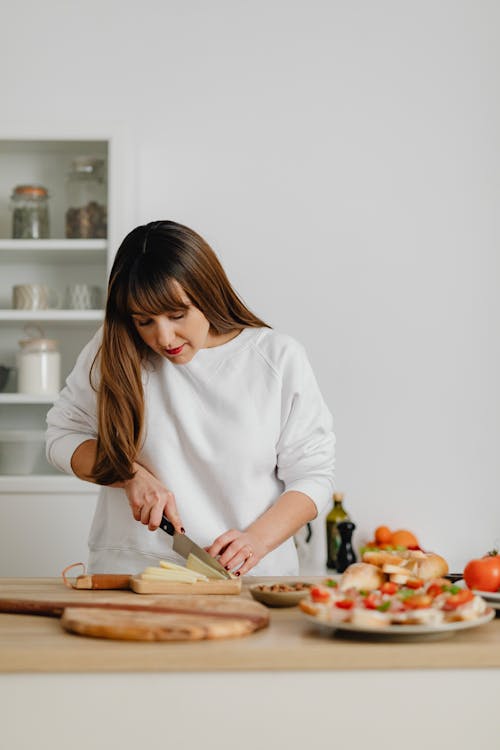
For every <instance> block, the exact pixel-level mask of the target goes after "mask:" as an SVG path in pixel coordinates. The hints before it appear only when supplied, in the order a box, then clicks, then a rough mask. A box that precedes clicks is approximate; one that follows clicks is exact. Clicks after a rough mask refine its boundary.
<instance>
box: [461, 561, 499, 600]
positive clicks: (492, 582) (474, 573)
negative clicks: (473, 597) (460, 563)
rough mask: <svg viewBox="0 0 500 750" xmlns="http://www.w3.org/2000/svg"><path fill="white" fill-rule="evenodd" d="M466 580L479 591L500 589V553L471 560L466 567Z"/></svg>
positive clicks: (468, 584) (471, 587)
mask: <svg viewBox="0 0 500 750" xmlns="http://www.w3.org/2000/svg"><path fill="white" fill-rule="evenodd" d="M464 581H465V583H466V584H467V586H468V587H469V588H470V589H477V590H478V591H498V590H500V555H496V554H490V555H487V556H486V557H482V558H480V559H478V560H471V561H470V562H469V563H467V565H466V566H465V569H464Z"/></svg>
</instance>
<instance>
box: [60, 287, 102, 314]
mask: <svg viewBox="0 0 500 750" xmlns="http://www.w3.org/2000/svg"><path fill="white" fill-rule="evenodd" d="M66 301H67V305H68V308H69V309H70V310H96V309H98V308H99V307H100V306H101V289H100V287H98V286H92V285H91V284H70V285H69V286H68V288H67V290H66Z"/></svg>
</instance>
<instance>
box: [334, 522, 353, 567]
mask: <svg viewBox="0 0 500 750" xmlns="http://www.w3.org/2000/svg"><path fill="white" fill-rule="evenodd" d="M355 528H356V526H355V524H353V522H352V521H341V522H340V523H338V524H337V530H338V532H339V536H340V547H339V548H338V550H337V573H343V572H344V570H345V569H346V568H347V567H349V565H352V563H355V562H356V554H355V552H354V550H353V548H352V533H353V531H354V529H355Z"/></svg>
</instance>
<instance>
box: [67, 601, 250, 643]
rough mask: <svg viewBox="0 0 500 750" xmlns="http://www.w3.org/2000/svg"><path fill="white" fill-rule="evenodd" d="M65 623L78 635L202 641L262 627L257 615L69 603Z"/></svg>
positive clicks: (119, 638) (240, 634)
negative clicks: (147, 610) (135, 608)
mask: <svg viewBox="0 0 500 750" xmlns="http://www.w3.org/2000/svg"><path fill="white" fill-rule="evenodd" d="M61 625H62V626H63V628H64V629H65V630H68V631H70V632H73V633H77V634H78V635H85V636H92V637H94V638H111V639H114V640H124V641H200V640H205V639H207V640H213V639H216V638H238V637H241V636H244V635H248V634H249V633H253V632H254V630H257V629H258V624H257V622H256V620H255V619H254V618H249V617H245V616H242V615H241V614H240V613H233V614H232V615H231V614H230V613H228V615H227V616H225V617H220V616H218V615H217V614H215V615H210V614H207V613H203V612H193V613H191V614H181V613H178V614H175V613H171V614H168V613H161V612H127V611H120V610H114V611H109V610H105V609H82V608H78V607H68V608H67V609H65V610H64V613H63V616H62V618H61Z"/></svg>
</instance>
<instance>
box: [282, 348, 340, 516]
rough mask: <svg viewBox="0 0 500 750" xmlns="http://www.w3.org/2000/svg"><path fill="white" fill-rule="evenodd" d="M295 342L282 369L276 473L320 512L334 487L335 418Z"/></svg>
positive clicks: (301, 350) (286, 489)
mask: <svg viewBox="0 0 500 750" xmlns="http://www.w3.org/2000/svg"><path fill="white" fill-rule="evenodd" d="M294 343H295V345H294V346H293V347H291V348H290V351H289V353H288V355H287V361H286V363H285V366H284V368H283V390H282V428H281V434H280V437H279V441H278V446H277V454H278V459H277V474H278V477H279V478H280V479H281V480H282V481H283V482H284V485H285V491H288V490H296V491H298V492H303V493H304V494H306V495H308V496H309V497H310V498H311V500H313V502H314V503H315V505H316V507H317V509H318V513H321V511H322V510H324V509H325V508H326V506H327V504H328V502H329V500H330V498H331V494H332V491H333V487H334V468H335V436H334V433H333V420H332V416H331V414H330V412H329V410H328V408H327V406H326V404H325V402H324V400H323V397H322V395H321V392H320V390H319V386H318V383H317V381H316V378H315V377H314V373H313V371H312V368H311V365H310V363H309V361H308V359H307V355H306V353H305V351H304V349H303V348H302V346H301V345H299V344H298V343H296V342H294Z"/></svg>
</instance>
